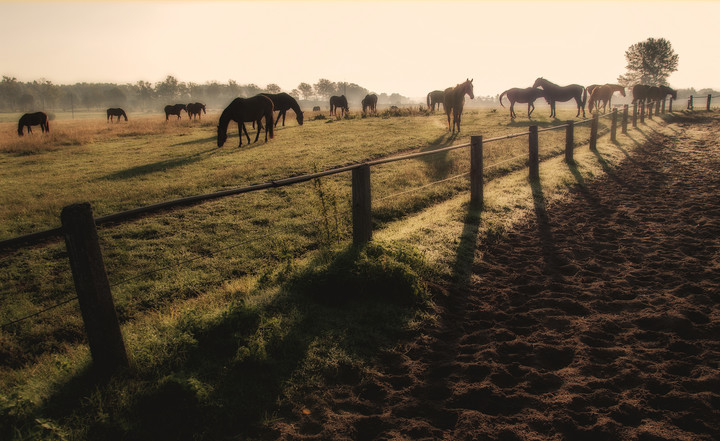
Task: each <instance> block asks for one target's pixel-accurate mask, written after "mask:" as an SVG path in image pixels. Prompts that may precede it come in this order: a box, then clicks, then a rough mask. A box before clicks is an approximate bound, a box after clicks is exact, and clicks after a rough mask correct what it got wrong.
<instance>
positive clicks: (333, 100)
mask: <svg viewBox="0 0 720 441" xmlns="http://www.w3.org/2000/svg"><path fill="white" fill-rule="evenodd" d="M336 109H340V116H342V115H345V112H349V111H350V108H349V107H348V102H347V98H345V95H340V96H331V97H330V114H332V115H335V110H336Z"/></svg>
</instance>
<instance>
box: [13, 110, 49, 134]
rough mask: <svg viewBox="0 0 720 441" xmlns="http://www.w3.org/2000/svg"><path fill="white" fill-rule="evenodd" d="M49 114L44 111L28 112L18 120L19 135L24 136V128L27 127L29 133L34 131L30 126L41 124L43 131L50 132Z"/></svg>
mask: <svg viewBox="0 0 720 441" xmlns="http://www.w3.org/2000/svg"><path fill="white" fill-rule="evenodd" d="M48 121H49V120H48V116H47V115H46V114H45V113H43V112H35V113H26V114H25V115H23V116H21V117H20V121H18V135H20V136H23V129H24V128H25V127H27V131H28V133H32V129H31V128H30V126H38V125H39V126H40V129H41V130H42V131H43V133H45V132H48V133H50V124H49V122H48Z"/></svg>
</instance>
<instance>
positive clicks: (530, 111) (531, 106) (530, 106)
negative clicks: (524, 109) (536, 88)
mask: <svg viewBox="0 0 720 441" xmlns="http://www.w3.org/2000/svg"><path fill="white" fill-rule="evenodd" d="M533 110H535V105H534V104H533V103H532V101H530V102H529V103H528V119H530V115H532V113H533Z"/></svg>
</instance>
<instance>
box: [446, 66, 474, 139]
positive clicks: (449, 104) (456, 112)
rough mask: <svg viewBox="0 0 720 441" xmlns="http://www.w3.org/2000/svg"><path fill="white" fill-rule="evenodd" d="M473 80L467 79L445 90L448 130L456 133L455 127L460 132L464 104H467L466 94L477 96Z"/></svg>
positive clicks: (472, 97)
mask: <svg viewBox="0 0 720 441" xmlns="http://www.w3.org/2000/svg"><path fill="white" fill-rule="evenodd" d="M472 82H473V80H470V79H468V80H465V82H464V83H460V84H458V85H457V86H455V87H448V88H447V89H445V92H444V101H443V105H444V106H445V114H446V115H447V119H448V131H450V130H452V132H453V133H455V127H457V131H458V132H460V118H461V116H462V111H463V106H464V105H465V95H468V96H469V97H470V99H474V98H475V94H474V93H473V83H472ZM451 113H452V124H451V123H450V114H451Z"/></svg>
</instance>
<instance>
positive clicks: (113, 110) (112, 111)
mask: <svg viewBox="0 0 720 441" xmlns="http://www.w3.org/2000/svg"><path fill="white" fill-rule="evenodd" d="M113 116H117V121H116V122H120V117H121V116H124V117H125V121H127V120H128V119H127V115H126V114H125V111H124V110H123V109H121V108H119V107H116V108H110V109H107V120H108V121H109V122H112V121H113Z"/></svg>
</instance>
